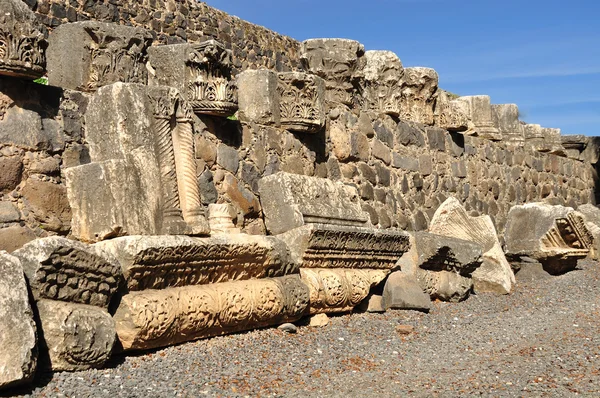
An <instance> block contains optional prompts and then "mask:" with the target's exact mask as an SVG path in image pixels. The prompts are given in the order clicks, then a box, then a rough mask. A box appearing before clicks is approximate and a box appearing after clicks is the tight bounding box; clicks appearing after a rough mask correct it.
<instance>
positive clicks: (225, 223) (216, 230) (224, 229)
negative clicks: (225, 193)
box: [208, 203, 241, 235]
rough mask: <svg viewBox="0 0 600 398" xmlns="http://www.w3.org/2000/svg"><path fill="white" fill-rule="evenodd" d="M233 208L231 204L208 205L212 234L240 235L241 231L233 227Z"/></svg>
mask: <svg viewBox="0 0 600 398" xmlns="http://www.w3.org/2000/svg"><path fill="white" fill-rule="evenodd" d="M234 214H235V213H234V210H233V207H232V206H231V205H230V204H229V203H219V204H217V203H211V204H209V205H208V224H209V225H210V234H211V235H219V234H225V235H227V234H239V233H240V232H241V231H240V229H239V228H237V227H236V226H235V225H233V216H234Z"/></svg>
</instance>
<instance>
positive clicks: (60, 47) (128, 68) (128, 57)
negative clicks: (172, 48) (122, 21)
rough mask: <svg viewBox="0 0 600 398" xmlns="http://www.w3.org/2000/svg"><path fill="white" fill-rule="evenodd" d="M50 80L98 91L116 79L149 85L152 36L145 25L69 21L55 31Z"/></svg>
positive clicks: (74, 87) (60, 85) (51, 39)
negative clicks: (145, 28) (148, 67)
mask: <svg viewBox="0 0 600 398" xmlns="http://www.w3.org/2000/svg"><path fill="white" fill-rule="evenodd" d="M49 42H50V45H49V47H48V53H47V56H48V82H49V83H50V84H51V85H53V86H58V87H63V88H70V89H73V90H79V91H96V90H97V89H98V88H100V87H102V86H106V85H108V84H111V83H115V82H125V83H141V84H147V82H148V72H147V69H146V62H147V60H148V54H147V49H148V47H150V45H151V44H152V35H151V34H150V32H149V31H147V30H144V29H142V28H134V27H130V26H123V25H117V24H111V23H104V22H95V21H85V22H74V23H67V24H63V25H60V26H58V27H57V28H56V29H54V30H53V31H52V34H51V35H50V38H49Z"/></svg>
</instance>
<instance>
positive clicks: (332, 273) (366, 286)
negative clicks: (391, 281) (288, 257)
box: [300, 268, 390, 315]
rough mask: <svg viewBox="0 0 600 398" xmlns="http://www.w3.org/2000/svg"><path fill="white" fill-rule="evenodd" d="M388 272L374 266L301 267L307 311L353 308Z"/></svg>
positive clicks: (347, 309) (346, 310) (341, 310)
mask: <svg viewBox="0 0 600 398" xmlns="http://www.w3.org/2000/svg"><path fill="white" fill-rule="evenodd" d="M389 273H390V271H389V270H373V269H329V268H328V269H318V268H310V269H309V268H301V269H300V275H301V276H302V281H304V283H305V284H306V285H307V286H308V289H309V292H310V304H309V306H308V308H307V310H306V313H308V314H311V315H313V314H319V313H332V312H348V311H352V309H353V308H354V307H355V306H357V305H358V304H360V302H361V301H363V300H364V299H365V298H366V297H367V296H368V295H369V291H370V290H371V288H372V287H373V286H375V285H377V284H379V283H381V282H382V281H383V280H384V279H385V277H386V276H387V275H388V274H389Z"/></svg>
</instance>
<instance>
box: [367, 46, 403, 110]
mask: <svg viewBox="0 0 600 398" xmlns="http://www.w3.org/2000/svg"><path fill="white" fill-rule="evenodd" d="M365 59H366V65H365V69H364V75H365V87H364V89H363V94H364V96H365V97H366V99H367V104H368V107H369V109H371V110H373V111H375V112H378V113H383V114H388V115H391V116H395V117H398V116H399V115H400V101H401V93H402V78H403V76H404V68H403V66H402V62H400V58H398V56H397V55H396V54H394V53H393V52H391V51H367V52H366V53H365Z"/></svg>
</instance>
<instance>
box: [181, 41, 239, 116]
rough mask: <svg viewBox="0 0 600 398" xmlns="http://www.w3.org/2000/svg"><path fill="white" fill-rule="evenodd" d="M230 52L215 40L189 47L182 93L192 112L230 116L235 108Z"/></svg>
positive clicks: (235, 91)
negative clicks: (186, 80)
mask: <svg viewBox="0 0 600 398" xmlns="http://www.w3.org/2000/svg"><path fill="white" fill-rule="evenodd" d="M231 54H232V53H231V50H228V49H226V48H225V46H223V45H222V44H221V43H219V42H218V41H216V40H208V41H205V42H203V43H200V44H193V45H192V46H191V48H190V51H189V53H188V58H187V62H186V64H187V67H188V71H189V77H188V86H187V90H186V94H185V95H186V97H187V99H188V100H189V101H190V104H191V106H192V108H193V109H194V112H195V113H199V114H207V115H214V116H230V115H233V114H234V113H235V112H236V111H237V108H238V105H237V87H236V84H235V82H234V81H232V80H231Z"/></svg>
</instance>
